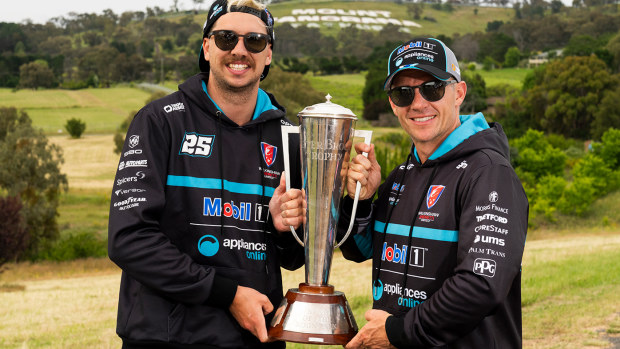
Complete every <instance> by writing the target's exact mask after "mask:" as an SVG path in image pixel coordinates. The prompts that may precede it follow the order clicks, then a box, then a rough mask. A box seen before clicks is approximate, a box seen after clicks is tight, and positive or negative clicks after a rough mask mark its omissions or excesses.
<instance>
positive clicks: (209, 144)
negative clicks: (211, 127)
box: [179, 132, 215, 158]
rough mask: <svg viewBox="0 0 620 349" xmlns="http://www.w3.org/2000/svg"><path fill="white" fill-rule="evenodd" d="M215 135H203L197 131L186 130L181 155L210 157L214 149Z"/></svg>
mask: <svg viewBox="0 0 620 349" xmlns="http://www.w3.org/2000/svg"><path fill="white" fill-rule="evenodd" d="M214 141H215V136H214V135H209V136H207V135H201V134H198V133H196V132H185V137H183V145H182V146H181V150H180V151H179V155H189V156H199V157H204V158H208V157H210V156H211V151H212V150H213V142H214Z"/></svg>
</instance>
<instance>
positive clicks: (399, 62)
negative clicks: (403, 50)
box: [394, 57, 403, 67]
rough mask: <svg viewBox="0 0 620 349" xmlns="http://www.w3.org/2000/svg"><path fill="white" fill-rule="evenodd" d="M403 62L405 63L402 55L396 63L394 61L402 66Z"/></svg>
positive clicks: (396, 64)
mask: <svg viewBox="0 0 620 349" xmlns="http://www.w3.org/2000/svg"><path fill="white" fill-rule="evenodd" d="M401 64H403V58H402V57H401V58H399V59H398V60H397V61H396V63H394V65H395V66H397V67H398V66H400V65H401Z"/></svg>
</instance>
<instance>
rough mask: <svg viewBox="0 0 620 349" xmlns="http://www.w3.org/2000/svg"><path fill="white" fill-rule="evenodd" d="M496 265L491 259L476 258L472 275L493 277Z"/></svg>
mask: <svg viewBox="0 0 620 349" xmlns="http://www.w3.org/2000/svg"><path fill="white" fill-rule="evenodd" d="M496 267H497V264H496V263H495V261H494V260H492V259H485V258H478V259H476V260H475V261H474V273H476V274H478V275H482V276H486V277H490V278H492V277H494V276H495V269H496Z"/></svg>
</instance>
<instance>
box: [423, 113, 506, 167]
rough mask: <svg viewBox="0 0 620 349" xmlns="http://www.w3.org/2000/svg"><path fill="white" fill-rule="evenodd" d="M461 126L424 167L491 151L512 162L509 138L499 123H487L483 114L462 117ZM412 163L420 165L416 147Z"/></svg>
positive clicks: (430, 157)
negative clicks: (470, 154)
mask: <svg viewBox="0 0 620 349" xmlns="http://www.w3.org/2000/svg"><path fill="white" fill-rule="evenodd" d="M459 118H460V119H461V125H460V126H459V127H457V128H456V129H455V130H454V131H453V132H452V133H450V135H449V136H448V137H447V138H446V139H445V140H444V141H443V143H441V145H440V146H439V147H438V148H437V149H436V150H435V151H434V152H433V154H431V156H429V158H428V160H427V161H426V162H425V163H424V165H423V166H433V165H434V164H437V163H441V162H445V161H450V160H453V159H455V158H461V157H463V156H465V155H467V154H469V153H472V152H476V151H480V150H483V149H490V150H493V151H495V152H497V153H499V154H501V155H502V156H503V157H504V158H506V159H508V160H510V147H509V146H508V138H507V137H506V134H505V133H504V130H503V129H502V126H501V125H500V124H498V123H491V124H489V123H487V122H486V120H485V119H484V116H483V115H482V113H476V114H473V115H461V116H459ZM411 152H412V155H413V156H412V161H414V162H416V163H417V164H420V158H419V157H418V153H417V150H416V149H415V145H413V146H412V147H411Z"/></svg>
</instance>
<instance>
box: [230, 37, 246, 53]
mask: <svg viewBox="0 0 620 349" xmlns="http://www.w3.org/2000/svg"><path fill="white" fill-rule="evenodd" d="M237 39H238V40H237V44H236V45H235V47H233V49H232V50H230V53H232V54H235V55H239V56H245V55H247V53H248V50H247V49H246V48H245V42H244V41H243V40H245V38H244V37H243V36H238V37H237Z"/></svg>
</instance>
